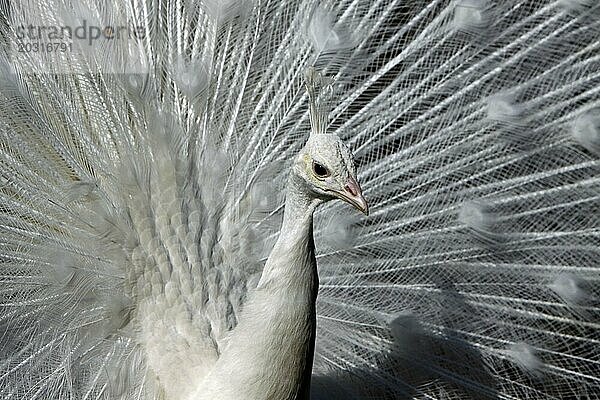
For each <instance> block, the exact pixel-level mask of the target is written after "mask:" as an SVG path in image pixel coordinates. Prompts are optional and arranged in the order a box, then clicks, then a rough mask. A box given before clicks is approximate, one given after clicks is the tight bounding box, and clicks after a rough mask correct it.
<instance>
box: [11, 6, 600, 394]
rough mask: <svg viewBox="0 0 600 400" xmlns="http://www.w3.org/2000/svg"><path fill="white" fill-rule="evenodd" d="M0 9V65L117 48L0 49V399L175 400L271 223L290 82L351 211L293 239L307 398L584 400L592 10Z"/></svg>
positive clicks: (595, 18)
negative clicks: (313, 97)
mask: <svg viewBox="0 0 600 400" xmlns="http://www.w3.org/2000/svg"><path fill="white" fill-rule="evenodd" d="M1 7H2V8H1V10H2V11H1V22H2V23H1V26H2V29H1V33H2V39H3V41H4V42H11V41H13V42H11V43H12V44H13V45H15V44H16V43H17V42H18V41H16V42H15V41H14V40H15V35H16V33H17V32H16V29H17V27H18V26H19V25H20V24H24V25H27V24H29V23H32V24H33V23H35V24H37V25H68V26H73V27H74V26H78V25H81V24H82V21H83V20H84V19H85V20H86V21H87V24H88V25H94V26H95V25H98V26H102V27H104V26H107V25H110V24H113V25H118V24H121V23H122V22H124V24H125V25H127V24H128V23H132V24H133V25H135V27H136V29H137V28H139V29H140V32H141V33H140V34H139V37H137V36H136V40H133V39H132V38H131V37H127V38H126V40H121V41H118V40H115V41H112V42H111V41H108V40H105V39H99V40H98V41H96V42H93V43H91V44H90V45H89V46H88V47H85V48H84V49H76V50H77V51H74V52H70V53H65V54H62V53H61V54H59V55H57V56H56V57H57V58H56V59H53V58H49V59H46V58H44V57H42V58H39V57H38V55H36V54H31V53H30V54H15V53H14V48H13V49H12V50H10V48H8V47H6V48H7V49H9V50H5V51H3V52H2V53H1V55H0V355H1V356H0V397H2V398H15V399H21V398H26V399H40V398H41V399H46V398H61V399H62V398H65V399H67V398H76V399H100V398H107V399H116V398H122V399H127V398H136V399H137V398H149V399H150V398H157V399H160V398H170V397H173V398H177V397H178V396H181V395H183V393H185V391H186V387H187V385H186V384H185V383H186V382H187V381H189V380H190V379H199V378H200V377H201V376H203V374H205V373H206V371H207V370H209V369H210V367H211V365H212V363H213V362H214V360H215V359H216V357H218V354H219V349H220V348H221V346H223V345H225V343H226V340H227V339H226V338H227V332H229V331H230V330H231V329H233V328H234V327H235V325H236V315H237V314H238V313H239V310H240V309H241V307H242V306H243V302H244V299H245V294H246V292H247V290H249V289H251V288H252V287H253V286H254V285H255V284H256V280H257V279H258V277H259V276H260V272H261V268H262V264H263V263H264V260H265V259H266V255H267V254H268V252H269V249H270V247H271V246H272V245H273V240H274V239H275V235H276V232H277V230H278V228H279V226H278V224H279V218H280V217H281V211H282V209H281V205H282V200H283V199H282V196H283V193H281V190H282V187H283V182H284V180H285V178H286V176H287V171H288V166H289V161H290V160H292V157H293V155H295V154H296V152H297V151H298V150H299V149H300V147H301V146H302V145H303V143H304V139H305V138H306V137H307V136H308V133H309V130H310V123H311V121H310V112H309V108H310V107H309V103H310V102H309V98H308V97H309V96H308V95H307V94H306V93H305V91H304V88H303V85H302V80H303V77H304V74H305V71H306V70H307V68H310V67H312V68H317V69H318V70H319V71H321V72H322V74H323V75H324V76H327V77H329V78H331V80H332V82H333V84H332V93H331V95H330V97H331V100H330V99H327V101H328V102H330V103H331V104H327V107H329V106H331V107H329V108H331V110H330V112H329V120H328V122H326V121H323V120H319V121H318V122H319V123H320V124H321V125H323V124H326V125H327V126H326V127H324V128H325V129H326V130H327V131H328V132H332V133H337V134H338V135H339V136H340V137H342V138H343V139H344V140H345V141H346V142H347V143H350V144H351V145H352V147H353V150H354V154H355V157H356V160H357V163H358V170H359V173H360V175H359V180H360V182H361V186H362V187H363V189H364V193H365V195H366V197H367V199H368V201H369V204H370V207H371V215H370V216H369V217H359V216H357V215H354V214H352V211H350V210H349V208H348V206H347V205H344V204H341V203H340V204H331V205H328V206H327V207H326V208H325V209H323V210H321V211H320V212H319V213H318V216H317V220H316V221H315V243H316V246H317V250H318V264H319V272H320V281H321V289H320V293H319V299H318V333H317V349H316V355H315V365H314V379H313V383H314V384H313V395H314V397H315V398H344V399H346V398H357V399H363V398H372V399H383V398H384V399H388V398H390V399H391V398H445V399H447V398H474V399H481V398H499V399H500V398H502V399H504V398H515V399H517V398H532V399H535V398H594V396H596V393H597V392H599V391H600V378H598V373H597V372H596V371H597V370H598V363H599V360H600V357H599V353H598V348H599V347H598V342H599V341H600V337H598V328H599V326H598V317H599V316H600V313H599V307H600V304H599V302H598V298H599V296H600V289H599V288H598V261H597V260H598V259H600V257H599V256H600V254H599V253H600V250H599V246H598V243H599V241H598V239H599V236H600V231H599V229H600V208H599V207H600V206H599V204H600V179H599V176H600V175H599V172H600V171H599V169H600V168H599V167H600V161H599V159H598V157H599V156H600V152H599V149H600V112H599V111H598V110H600V93H599V90H600V89H599V88H600V74H599V71H600V58H599V56H598V54H600V48H599V47H600V18H599V15H600V6H599V5H597V4H595V2H593V1H587V0H571V1H568V0H558V1H541V0H520V1H517V0H511V1H503V2H495V1H488V0H456V1H454V0H452V1H450V0H434V1H413V2H410V3H407V2H403V1H399V0H377V1H358V0H351V1H335V2H334V1H325V2H320V3H319V4H317V2H313V1H291V2H283V1H281V2H279V1H263V0H255V1H249V0H247V1H241V2H234V1H226V2H217V1H202V2H198V1H162V0H131V1H128V2H126V3H125V4H121V5H112V6H109V5H107V4H101V5H98V4H96V2H91V1H90V2H80V3H78V5H77V6H73V5H69V6H68V7H67V6H65V5H64V4H63V2H61V1H58V0H57V1H53V0H45V1H43V2H39V1H37V2H34V1H22V2H20V3H19V4H16V3H12V2H11V4H10V7H9V6H6V5H2V6H1ZM32 16H39V17H36V18H39V20H38V19H36V20H34V21H32V20H30V18H33V17H32ZM109 33H110V32H109ZM134 36H135V35H134ZM86 49H87V50H86ZM53 60H54V62H51V61H53ZM173 366H176V368H173ZM156 382H159V383H156Z"/></svg>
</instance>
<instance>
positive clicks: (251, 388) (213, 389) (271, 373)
mask: <svg viewBox="0 0 600 400" xmlns="http://www.w3.org/2000/svg"><path fill="white" fill-rule="evenodd" d="M303 185H305V184H304V183H303V181H302V179H301V178H300V177H297V176H295V175H294V174H293V173H292V176H291V177H290V180H289V183H288V188H287V189H288V190H287V194H286V205H285V211H284V218H283V224H282V227H281V231H280V234H279V239H278V240H277V243H276V244H275V246H274V248H273V251H272V252H271V255H270V256H269V258H268V259H267V262H266V264H265V267H264V270H263V274H262V276H261V279H260V282H259V284H258V286H257V287H256V289H255V290H253V291H252V292H251V293H250V294H249V297H248V300H247V302H246V304H245V305H244V310H243V311H242V314H241V315H240V318H239V323H238V325H237V327H236V328H235V330H234V331H233V332H232V336H231V337H230V339H229V343H228V345H227V347H226V348H225V349H224V351H223V353H222V354H221V356H220V357H219V360H218V361H217V363H216V365H215V368H214V369H213V370H212V371H211V373H210V374H209V375H208V376H207V377H206V378H205V380H204V382H202V384H201V385H200V387H199V388H198V390H197V391H196V393H195V395H194V396H193V397H192V399H193V400H205V399H206V400H208V399H211V400H269V399H281V400H306V399H308V398H309V391H310V378H311V374H312V363H313V356H314V348H315V334H316V306H315V302H316V297H317V291H318V277H317V265H316V259H315V254H314V242H313V230H312V223H313V212H314V211H315V209H316V207H317V205H318V204H319V200H316V199H314V198H312V197H311V196H310V194H309V192H308V191H307V188H306V187H304V186H303Z"/></svg>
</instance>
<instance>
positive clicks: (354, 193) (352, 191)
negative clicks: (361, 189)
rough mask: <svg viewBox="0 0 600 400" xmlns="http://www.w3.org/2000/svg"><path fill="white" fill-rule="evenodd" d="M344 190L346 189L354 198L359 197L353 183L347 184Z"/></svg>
mask: <svg viewBox="0 0 600 400" xmlns="http://www.w3.org/2000/svg"><path fill="white" fill-rule="evenodd" d="M344 189H346V191H347V192H348V193H350V194H351V195H352V196H358V190H357V189H356V186H354V185H353V184H351V183H347V184H346V186H345V187H344Z"/></svg>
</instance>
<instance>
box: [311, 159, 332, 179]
mask: <svg viewBox="0 0 600 400" xmlns="http://www.w3.org/2000/svg"><path fill="white" fill-rule="evenodd" d="M313 171H314V173H315V175H316V176H317V177H318V178H326V177H328V176H329V170H328V169H327V168H325V167H324V166H323V165H321V164H319V163H318V162H315V161H313Z"/></svg>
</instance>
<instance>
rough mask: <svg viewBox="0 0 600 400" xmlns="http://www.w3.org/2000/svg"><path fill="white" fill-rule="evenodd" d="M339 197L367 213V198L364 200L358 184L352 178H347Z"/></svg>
mask: <svg viewBox="0 0 600 400" xmlns="http://www.w3.org/2000/svg"><path fill="white" fill-rule="evenodd" d="M340 198H341V199H342V200H344V201H346V202H348V203H350V204H352V205H353V206H354V207H356V208H357V209H358V210H359V211H361V212H362V213H364V214H365V215H369V205H368V204H367V200H365V197H364V196H363V194H362V190H361V189H360V185H359V184H358V182H356V180H354V179H353V178H349V179H348V182H346V185H345V186H344V190H342V191H341V192H340Z"/></svg>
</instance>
